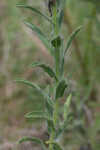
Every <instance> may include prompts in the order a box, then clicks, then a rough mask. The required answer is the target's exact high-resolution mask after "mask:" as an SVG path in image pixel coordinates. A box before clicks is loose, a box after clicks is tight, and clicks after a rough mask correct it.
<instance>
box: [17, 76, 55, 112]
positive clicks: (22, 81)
mask: <svg viewBox="0 0 100 150" xmlns="http://www.w3.org/2000/svg"><path fill="white" fill-rule="evenodd" d="M15 81H16V82H17V83H24V84H25V85H28V86H30V87H32V88H35V89H36V90H37V91H38V92H40V93H41V94H42V95H43V96H44V98H45V99H46V100H47V103H48V105H49V106H50V107H51V109H52V107H53V101H52V100H51V98H50V97H49V96H48V95H47V94H46V93H45V92H44V91H43V90H42V89H41V88H40V87H39V86H38V85H36V84H35V83H32V82H30V81H27V80H23V79H19V80H15Z"/></svg>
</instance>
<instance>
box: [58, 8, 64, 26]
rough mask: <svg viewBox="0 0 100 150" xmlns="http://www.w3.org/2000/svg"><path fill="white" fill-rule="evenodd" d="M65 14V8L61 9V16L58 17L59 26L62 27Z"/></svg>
mask: <svg viewBox="0 0 100 150" xmlns="http://www.w3.org/2000/svg"><path fill="white" fill-rule="evenodd" d="M63 16H64V10H63V9H62V10H61V11H60V14H59V17H58V24H59V28H61V25H62V22H63Z"/></svg>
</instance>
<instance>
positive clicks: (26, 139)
mask: <svg viewBox="0 0 100 150" xmlns="http://www.w3.org/2000/svg"><path fill="white" fill-rule="evenodd" d="M27 141H30V142H34V143H36V144H39V145H41V147H42V149H43V150H47V149H46V146H45V144H44V143H43V142H42V140H40V139H38V138H35V137H23V138H22V139H20V140H19V141H18V143H19V144H21V143H23V142H27Z"/></svg>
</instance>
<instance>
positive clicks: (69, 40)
mask: <svg viewBox="0 0 100 150" xmlns="http://www.w3.org/2000/svg"><path fill="white" fill-rule="evenodd" d="M81 29H82V26H80V27H78V28H77V29H76V30H75V31H74V32H73V33H72V34H71V35H70V36H69V38H68V41H67V45H66V48H65V51H64V55H65V54H66V52H67V50H68V49H69V48H70V46H71V43H72V41H73V40H74V38H75V37H76V35H77V34H78V33H79V31H80V30H81Z"/></svg>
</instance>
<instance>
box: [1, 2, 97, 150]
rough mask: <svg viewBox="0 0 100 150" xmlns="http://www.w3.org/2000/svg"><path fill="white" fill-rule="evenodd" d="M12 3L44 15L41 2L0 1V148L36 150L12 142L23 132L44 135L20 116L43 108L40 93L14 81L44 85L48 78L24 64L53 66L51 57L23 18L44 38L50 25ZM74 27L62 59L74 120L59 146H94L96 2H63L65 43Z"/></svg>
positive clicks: (74, 149)
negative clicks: (43, 63)
mask: <svg viewBox="0 0 100 150" xmlns="http://www.w3.org/2000/svg"><path fill="white" fill-rule="evenodd" d="M17 3H21V4H23V3H24V4H29V5H31V6H34V7H35V8H37V9H39V10H41V11H43V12H44V13H46V14H47V15H49V13H48V8H47V1H46V0H37V1H35V0H0V150H13V149H15V150H27V149H28V150H40V148H39V147H37V145H33V144H32V143H27V144H23V145H20V146H19V145H17V144H16V141H18V139H19V138H21V137H22V136H25V135H27V136H28V135H29V136H34V135H35V136H37V137H40V138H42V139H46V138H47V136H48V135H47V133H46V126H45V124H44V122H41V121H37V120H31V121H29V120H26V119H25V118H24V115H25V114H26V113H27V112H29V111H32V110H42V109H44V104H43V97H42V96H41V95H39V94H38V93H37V92H36V91H35V90H34V91H33V90H32V89H31V88H27V87H25V86H23V85H17V84H15V83H14V80H15V79H17V78H24V79H28V80H30V81H33V82H35V83H38V84H39V85H40V86H41V87H42V88H44V89H46V87H48V85H50V83H51V80H50V78H49V77H48V76H47V75H46V74H45V73H44V72H43V71H42V70H41V69H39V68H38V69H37V68H35V69H32V68H31V67H30V64H31V63H32V62H33V61H37V60H38V61H42V62H46V63H48V64H50V65H53V59H52V57H51V56H50V54H49V53H48V51H47V50H46V48H45V47H44V45H43V44H42V43H41V41H40V40H39V39H38V37H37V36H36V35H35V34H34V33H33V32H32V31H31V30H29V29H28V28H27V27H26V26H25V25H24V24H23V21H24V20H28V21H30V22H32V23H34V24H36V25H38V26H39V27H40V28H41V30H42V31H44V33H45V34H46V35H47V36H50V34H49V32H50V31H51V28H50V26H49V23H48V22H47V21H45V20H43V19H42V18H41V17H40V16H38V15H36V14H34V13H32V12H30V11H29V10H25V9H19V8H16V4H17ZM80 25H83V29H82V30H81V32H80V33H79V34H78V36H77V38H75V40H74V41H73V43H72V46H71V48H70V50H69V51H68V53H67V56H66V61H65V77H66V79H67V80H68V82H69V87H68V89H67V91H66V93H65V96H66V95H67V93H69V92H72V93H73V100H72V105H71V111H72V112H73V114H74V118H75V121H74V123H73V124H72V125H71V127H68V129H66V132H65V133H64V135H63V138H62V139H63V140H61V144H62V145H63V146H64V148H65V150H66V149H67V150H100V98H99V97H100V1H99V0H66V7H65V11H64V21H63V26H62V37H63V38H64V41H65V44H66V40H67V38H68V36H69V35H70V34H71V33H72V31H73V30H75V29H76V28H77V27H78V26H80ZM61 111H62V110H61ZM41 123H42V124H41Z"/></svg>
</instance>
